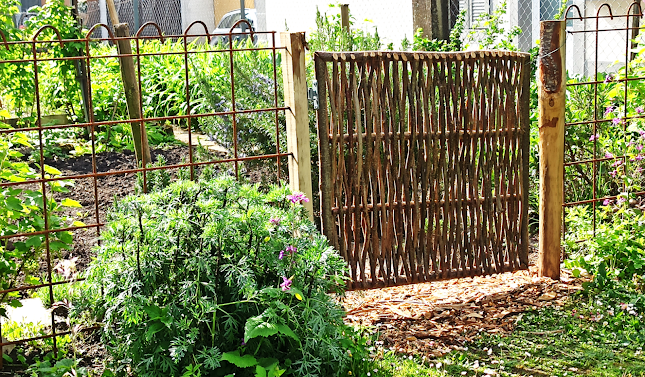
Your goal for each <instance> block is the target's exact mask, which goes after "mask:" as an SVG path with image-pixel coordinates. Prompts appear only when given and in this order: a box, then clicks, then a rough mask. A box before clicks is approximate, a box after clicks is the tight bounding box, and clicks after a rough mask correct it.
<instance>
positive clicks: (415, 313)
mask: <svg viewBox="0 0 645 377" xmlns="http://www.w3.org/2000/svg"><path fill="white" fill-rule="evenodd" d="M583 281H584V280H583V279H575V278H573V276H572V275H571V274H570V273H569V272H568V271H566V270H564V271H562V278H561V280H560V281H556V280H552V279H549V278H544V277H539V276H537V267H536V266H530V267H529V270H522V271H516V272H513V273H511V272H508V273H503V274H499V275H493V276H481V277H474V278H462V279H455V280H447V281H439V282H431V283H419V284H415V285H407V286H400V287H392V288H383V289H374V290H368V291H354V292H348V293H347V295H346V297H345V298H344V299H343V300H342V301H341V303H342V305H343V306H344V307H345V309H346V310H347V318H346V321H347V322H348V323H350V324H361V325H367V326H375V327H376V329H378V331H379V340H380V341H381V342H383V344H382V345H383V347H385V348H387V349H392V350H394V351H396V352H399V353H404V354H410V355H419V354H421V355H427V356H430V357H438V356H442V355H444V354H446V353H448V352H450V351H451V350H454V349H461V348H462V347H463V346H464V344H465V343H466V342H467V341H470V340H473V339H474V338H475V337H477V336H478V335H479V334H480V333H482V332H487V333H489V334H500V335H505V334H509V333H510V332H511V331H512V330H513V329H514V328H515V324H516V323H517V322H518V321H519V319H520V318H521V316H522V313H523V312H525V311H528V310H533V309H538V308H542V307H546V306H550V305H558V306H562V305H564V303H565V301H566V300H567V299H568V297H569V296H570V295H571V294H572V293H573V292H576V291H579V290H581V289H582V282H583Z"/></svg>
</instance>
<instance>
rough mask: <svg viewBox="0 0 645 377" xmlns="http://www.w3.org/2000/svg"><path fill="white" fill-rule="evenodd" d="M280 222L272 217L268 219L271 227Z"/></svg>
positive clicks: (277, 218) (279, 219)
mask: <svg viewBox="0 0 645 377" xmlns="http://www.w3.org/2000/svg"><path fill="white" fill-rule="evenodd" d="M280 221H282V219H281V218H279V217H272V218H270V219H269V222H270V223H271V224H273V225H280Z"/></svg>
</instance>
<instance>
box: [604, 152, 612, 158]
mask: <svg viewBox="0 0 645 377" xmlns="http://www.w3.org/2000/svg"><path fill="white" fill-rule="evenodd" d="M605 158H614V155H613V154H611V152H605Z"/></svg>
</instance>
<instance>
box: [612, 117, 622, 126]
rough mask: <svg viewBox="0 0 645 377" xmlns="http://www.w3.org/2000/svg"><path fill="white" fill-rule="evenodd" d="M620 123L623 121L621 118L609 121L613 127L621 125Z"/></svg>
mask: <svg viewBox="0 0 645 377" xmlns="http://www.w3.org/2000/svg"><path fill="white" fill-rule="evenodd" d="M622 122H623V120H622V119H621V118H614V119H612V120H611V123H613V124H614V126H617V125H619V124H621V123H622Z"/></svg>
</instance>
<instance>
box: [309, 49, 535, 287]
mask: <svg viewBox="0 0 645 377" xmlns="http://www.w3.org/2000/svg"><path fill="white" fill-rule="evenodd" d="M315 64H316V79H317V81H318V87H319V99H320V106H319V109H318V133H319V140H320V141H319V143H320V144H319V153H320V191H321V214H322V225H323V232H324V233H325V235H326V236H327V237H328V238H329V239H330V240H331V243H332V244H334V245H335V246H336V247H337V248H338V249H339V250H340V252H341V254H342V255H343V257H344V258H345V259H346V260H347V262H348V265H349V269H350V278H351V281H350V283H349V288H350V289H361V288H372V287H383V286H393V285H400V284H408V283H415V282H424V281H431V280H439V279H449V278H457V277H465V276H475V275H486V274H491V273H498V272H504V271H513V270H518V269H525V268H527V267H528V246H529V238H528V193H529V191H528V174H529V173H528V163H529V160H528V159H529V132H530V131H529V128H530V126H529V122H530V120H529V79H530V74H531V65H530V57H529V55H528V54H525V53H515V52H506V51H504V52H501V51H476V52H457V53H417V52H414V53H412V52H403V53H399V52H346V53H336V52H329V53H326V52H316V53H315Z"/></svg>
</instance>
